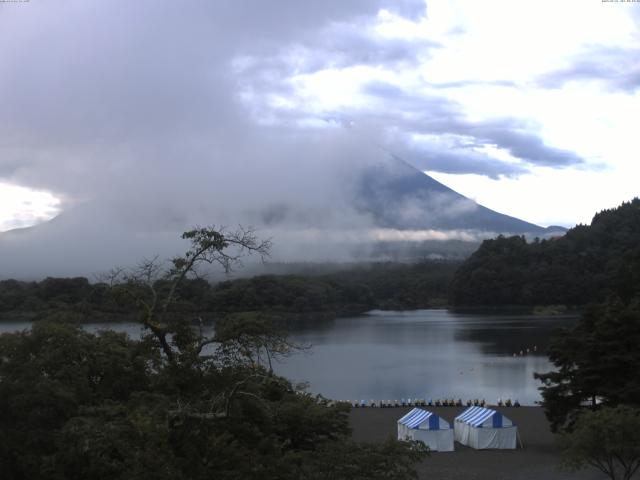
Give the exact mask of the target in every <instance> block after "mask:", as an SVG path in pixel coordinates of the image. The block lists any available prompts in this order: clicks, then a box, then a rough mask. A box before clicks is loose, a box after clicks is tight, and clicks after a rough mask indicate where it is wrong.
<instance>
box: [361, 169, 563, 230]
mask: <svg viewBox="0 0 640 480" xmlns="http://www.w3.org/2000/svg"><path fill="white" fill-rule="evenodd" d="M356 202H357V205H358V208H360V209H361V210H362V211H363V212H367V213H370V214H372V215H373V216H374V218H375V220H376V222H377V223H378V224H379V225H380V226H384V227H389V228H398V229H434V230H477V231H481V232H493V233H503V234H505V233H511V234H530V235H540V236H544V235H547V234H549V233H552V232H563V231H564V230H565V229H563V228H562V227H550V228H544V227H540V226H538V225H535V224H533V223H529V222H525V221H523V220H520V219H518V218H515V217H511V216H509V215H504V214H502V213H498V212H495V211H493V210H490V209H489V208H486V207H484V206H482V205H479V204H477V203H476V202H474V201H473V200H470V199H468V198H466V197H465V196H463V195H461V194H459V193H458V192H456V191H454V190H452V189H451V188H449V187H447V186H445V185H443V184H442V183H440V182H438V181H437V180H435V179H433V178H432V177H430V176H429V175H426V174H425V173H423V172H421V171H420V170H418V169H416V168H414V167H412V166H411V165H409V164H407V163H405V162H404V161H402V160H401V159H399V158H397V157H394V161H393V162H390V163H388V164H385V165H376V166H374V167H370V168H368V169H367V170H365V171H364V174H363V175H362V179H361V183H360V189H359V194H358V196H357V200H356Z"/></svg>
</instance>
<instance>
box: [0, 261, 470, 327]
mask: <svg viewBox="0 0 640 480" xmlns="http://www.w3.org/2000/svg"><path fill="white" fill-rule="evenodd" d="M457 266H458V263H453V262H440V261H425V262H421V263H417V264H399V263H379V264H367V265H364V264H363V265H360V266H352V267H351V268H349V269H346V270H343V271H338V272H335V273H331V274H324V275H261V276H257V277H252V278H242V279H236V280H230V281H224V282H219V283H215V284H210V283H209V282H207V281H206V280H204V279H201V278H200V279H185V281H184V282H182V283H181V284H180V286H179V290H178V292H177V293H178V296H177V299H176V302H175V305H172V309H173V310H174V311H176V312H180V313H183V314H193V315H196V314H202V313H204V312H206V313H211V314H214V315H215V314H226V313H238V312H247V311H261V312H269V313H276V314H296V315H307V314H314V313H322V314H327V315H341V314H352V313H361V312H365V311H367V310H371V309H374V308H387V309H393V308H397V309H401V308H425V307H430V306H437V305H442V304H443V303H444V302H445V300H446V298H447V286H448V284H449V282H450V281H451V278H453V273H454V271H455V269H456V268H457ZM155 287H156V289H158V290H159V291H161V290H162V289H165V288H168V285H166V284H164V283H163V281H162V280H159V281H157V282H156V283H155ZM135 309H136V308H135V305H134V303H133V302H132V299H131V298H128V297H126V296H123V295H121V294H119V293H118V292H117V291H113V290H112V289H110V288H109V285H108V284H107V283H104V282H97V283H91V282H89V280H88V279H86V278H84V277H77V278H46V279H44V280H42V281H40V282H21V281H17V280H3V281H0V320H1V319H19V318H24V319H43V318H49V317H51V316H56V315H60V312H64V313H65V318H67V319H69V318H75V319H76V320H77V321H80V322H82V321H95V320H116V321H117V320H127V319H128V318H127V316H128V315H131V314H133V312H135ZM70 315H71V316H70Z"/></svg>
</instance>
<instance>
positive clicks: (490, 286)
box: [450, 198, 640, 306]
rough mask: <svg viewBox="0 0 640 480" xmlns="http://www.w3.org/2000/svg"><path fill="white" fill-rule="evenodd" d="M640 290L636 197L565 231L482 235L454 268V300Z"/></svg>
mask: <svg viewBox="0 0 640 480" xmlns="http://www.w3.org/2000/svg"><path fill="white" fill-rule="evenodd" d="M612 293H615V294H616V295H617V296H619V297H621V298H622V299H623V300H625V301H628V300H629V299H631V298H632V297H634V296H637V295H639V294H640V199H637V198H636V199H634V200H632V201H631V202H628V203H623V204H622V205H621V206H620V207H618V208H616V209H613V210H605V211H603V212H601V213H598V214H597V215H595V216H594V218H593V221H592V222H591V225H590V226H583V225H579V226H577V227H575V228H573V229H571V230H569V231H568V232H567V233H566V235H564V236H563V237H560V238H553V239H550V240H542V241H539V240H536V241H534V242H531V243H527V242H526V241H525V239H524V238H523V237H510V238H505V237H502V236H500V237H498V238H496V239H493V240H486V241H484V242H483V243H482V245H481V246H480V248H479V249H478V250H477V251H476V252H475V253H474V254H473V255H471V257H469V258H468V259H467V260H466V261H465V262H464V263H463V264H462V265H461V266H460V268H459V270H458V271H457V272H456V274H455V278H454V280H453V282H452V283H451V293H450V299H451V303H453V304H454V305H461V306H464V305H487V306H500V305H528V306H534V305H561V304H564V305H585V304H588V303H592V302H602V301H604V300H606V298H607V297H608V296H610V295H611V294H612Z"/></svg>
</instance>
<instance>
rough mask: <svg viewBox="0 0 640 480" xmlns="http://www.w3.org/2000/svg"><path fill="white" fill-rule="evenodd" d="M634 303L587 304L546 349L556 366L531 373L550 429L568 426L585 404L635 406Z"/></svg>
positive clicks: (638, 310) (638, 304) (638, 359)
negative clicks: (544, 370)
mask: <svg viewBox="0 0 640 480" xmlns="http://www.w3.org/2000/svg"><path fill="white" fill-rule="evenodd" d="M639 344H640V301H638V300H635V301H632V302H630V303H624V302H622V301H620V300H611V301H610V302H608V303H607V304H605V305H600V306H593V307H591V308H590V309H589V310H588V311H587V312H585V314H584V315H583V317H582V318H581V319H580V321H579V322H578V324H577V325H576V326H575V327H573V328H571V329H565V330H562V331H560V332H559V333H558V334H557V335H556V336H555V337H554V338H553V340H552V342H551V344H550V347H549V359H550V360H551V361H552V362H553V363H554V365H555V366H556V370H555V371H552V372H548V373H540V374H536V378H538V379H540V380H541V381H542V382H543V386H542V387H541V388H540V390H541V392H542V398H543V404H544V407H545V412H546V414H547V417H548V418H549V420H550V422H551V427H552V429H553V430H554V431H557V430H562V429H564V428H571V426H572V424H573V422H574V421H575V418H576V415H578V414H579V413H580V411H581V410H582V409H583V408H584V406H585V405H588V406H589V407H590V408H591V409H595V408H597V407H598V406H599V405H608V406H615V405H619V404H629V405H638V406H640V378H639V377H638V375H637V368H638V365H640V350H638V345H639Z"/></svg>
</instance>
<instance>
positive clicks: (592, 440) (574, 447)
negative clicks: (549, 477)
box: [561, 406, 640, 480]
mask: <svg viewBox="0 0 640 480" xmlns="http://www.w3.org/2000/svg"><path fill="white" fill-rule="evenodd" d="M561 447H562V451H563V452H562V453H563V463H564V466H565V467H566V468H568V469H569V470H580V469H582V468H584V467H585V466H586V465H590V466H592V467H595V468H597V469H598V470H600V471H601V472H602V473H604V474H605V475H607V476H608V477H609V478H611V479H612V480H617V479H620V480H629V479H630V478H631V477H632V476H633V474H634V473H635V472H636V471H637V470H638V467H640V410H639V409H637V408H629V407H626V406H620V407H616V408H603V409H601V410H599V411H596V412H584V413H583V414H582V415H580V417H579V418H578V420H577V422H576V425H575V428H574V429H573V430H572V431H571V432H570V433H564V434H563V435H562V436H561Z"/></svg>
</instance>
